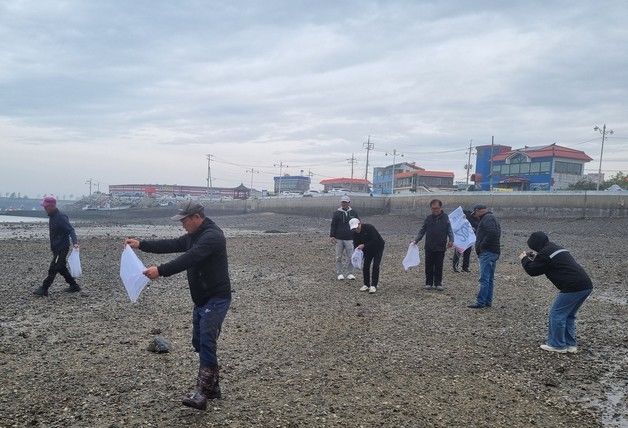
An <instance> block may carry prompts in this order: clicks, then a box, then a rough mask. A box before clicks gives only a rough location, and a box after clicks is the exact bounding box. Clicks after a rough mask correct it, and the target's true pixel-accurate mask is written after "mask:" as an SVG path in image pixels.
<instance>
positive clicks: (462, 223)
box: [449, 207, 475, 253]
mask: <svg viewBox="0 0 628 428" xmlns="http://www.w3.org/2000/svg"><path fill="white" fill-rule="evenodd" d="M449 222H450V223H451V229H452V231H453V232H454V247H456V250H457V251H458V252H459V253H464V250H466V249H467V248H469V247H472V246H473V245H474V244H475V233H474V232H473V227H471V223H469V220H467V218H466V217H465V215H464V212H463V211H462V207H458V208H456V209H455V210H453V211H452V212H451V214H449Z"/></svg>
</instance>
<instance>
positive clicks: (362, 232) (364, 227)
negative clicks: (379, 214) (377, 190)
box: [349, 218, 385, 294]
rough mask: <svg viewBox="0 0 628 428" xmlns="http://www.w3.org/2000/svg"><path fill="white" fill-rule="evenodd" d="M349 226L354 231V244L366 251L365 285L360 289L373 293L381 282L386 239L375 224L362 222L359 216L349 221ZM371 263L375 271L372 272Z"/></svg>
mask: <svg viewBox="0 0 628 428" xmlns="http://www.w3.org/2000/svg"><path fill="white" fill-rule="evenodd" d="M349 227H350V228H351V230H352V231H353V245H354V247H355V248H356V249H360V250H362V251H363V252H364V263H363V265H362V277H363V281H364V285H363V286H362V288H360V291H367V290H368V292H369V294H373V293H375V292H376V291H377V285H378V283H379V265H380V263H381V262H382V256H383V255H384V244H385V242H384V239H382V236H381V235H380V234H379V232H378V231H377V229H375V227H374V226H372V225H370V224H366V223H361V222H360V220H358V219H357V218H353V219H351V220H350V221H349ZM371 263H372V264H373V271H372V274H371Z"/></svg>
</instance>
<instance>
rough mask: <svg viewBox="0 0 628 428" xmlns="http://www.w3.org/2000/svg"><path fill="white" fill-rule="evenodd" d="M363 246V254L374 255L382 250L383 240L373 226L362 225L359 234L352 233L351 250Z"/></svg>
mask: <svg viewBox="0 0 628 428" xmlns="http://www.w3.org/2000/svg"><path fill="white" fill-rule="evenodd" d="M362 244H364V249H363V250H362V251H364V254H376V253H378V252H379V251H383V250H384V244H385V242H384V239H383V238H382V235H380V234H379V232H378V231H377V229H375V227H374V226H372V225H370V224H367V223H362V227H361V230H360V232H359V233H358V231H357V230H354V231H353V248H355V247H357V246H358V245H362Z"/></svg>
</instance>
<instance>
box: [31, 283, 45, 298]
mask: <svg viewBox="0 0 628 428" xmlns="http://www.w3.org/2000/svg"><path fill="white" fill-rule="evenodd" d="M33 294H34V295H35V296H41V297H48V289H47V288H44V286H43V285H42V286H39V287H37V288H36V289H35V290H33Z"/></svg>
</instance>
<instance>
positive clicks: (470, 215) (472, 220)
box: [462, 210, 480, 232]
mask: <svg viewBox="0 0 628 428" xmlns="http://www.w3.org/2000/svg"><path fill="white" fill-rule="evenodd" d="M462 212H463V213H464V216H465V217H466V218H467V220H468V221H469V223H471V228H472V229H473V231H474V232H475V231H477V230H478V223H479V222H480V220H478V219H477V218H476V217H475V216H474V215H473V212H472V211H469V210H462Z"/></svg>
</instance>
